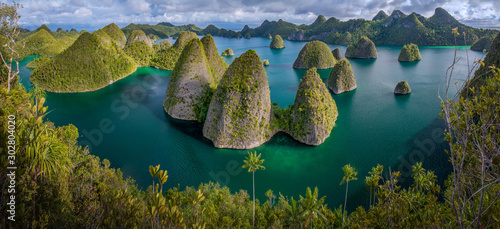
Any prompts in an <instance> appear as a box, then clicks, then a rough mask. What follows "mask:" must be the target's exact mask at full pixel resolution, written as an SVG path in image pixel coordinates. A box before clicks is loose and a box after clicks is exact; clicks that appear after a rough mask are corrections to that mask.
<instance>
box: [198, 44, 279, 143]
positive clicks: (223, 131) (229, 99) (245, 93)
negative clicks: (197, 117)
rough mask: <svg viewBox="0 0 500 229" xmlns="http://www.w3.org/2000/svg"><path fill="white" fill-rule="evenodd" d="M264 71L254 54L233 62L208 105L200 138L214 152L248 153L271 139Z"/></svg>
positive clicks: (244, 55)
mask: <svg viewBox="0 0 500 229" xmlns="http://www.w3.org/2000/svg"><path fill="white" fill-rule="evenodd" d="M270 119H271V99H270V90H269V83H268V81H267V76H266V71H265V70H264V67H263V66H262V62H261V61H260V58H259V56H258V55H257V53H256V52H255V51H254V50H248V51H247V52H245V53H244V54H242V55H241V56H240V57H238V58H236V59H235V60H234V61H233V63H232V64H231V65H230V66H229V68H228V69H227V71H226V72H225V73H224V76H223V77H222V80H221V82H220V83H219V86H218V87H217V90H216V92H215V94H214V96H213V98H212V101H211V102H210V106H209V108H208V113H207V118H206V121H205V124H204V126H203V136H205V137H206V138H208V139H210V140H211V141H212V142H213V143H214V146H215V147H217V148H234V149H250V148H254V147H257V146H259V145H261V144H263V143H264V142H266V141H267V140H269V138H270V137H271V127H270Z"/></svg>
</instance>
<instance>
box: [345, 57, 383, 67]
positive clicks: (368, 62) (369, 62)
mask: <svg viewBox="0 0 500 229" xmlns="http://www.w3.org/2000/svg"><path fill="white" fill-rule="evenodd" d="M347 59H348V60H349V63H351V64H352V63H356V64H357V65H361V66H370V65H372V64H373V63H375V61H376V60H377V59H376V58H375V59H354V58H347Z"/></svg>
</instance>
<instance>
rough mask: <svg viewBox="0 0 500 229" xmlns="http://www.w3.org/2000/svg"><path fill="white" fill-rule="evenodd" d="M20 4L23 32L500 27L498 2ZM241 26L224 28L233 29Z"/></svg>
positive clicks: (26, 0)
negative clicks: (331, 22)
mask: <svg viewBox="0 0 500 229" xmlns="http://www.w3.org/2000/svg"><path fill="white" fill-rule="evenodd" d="M0 2H10V1H4V0H0ZM21 3H22V4H23V5H24V8H23V9H21V15H22V18H21V21H20V24H21V25H22V26H23V27H26V28H36V27H38V26H40V25H41V24H47V25H48V26H49V27H50V28H54V27H62V28H64V29H69V28H71V27H75V28H77V29H78V28H80V29H82V28H85V29H92V28H99V27H102V26H104V25H106V24H109V23H111V22H114V23H117V24H118V25H120V26H125V25H127V24H129V23H145V24H156V23H158V22H164V21H166V22H171V23H174V24H176V25H180V24H196V25H197V26H200V27H204V26H206V25H208V24H215V25H216V26H220V27H224V26H223V25H228V24H236V25H240V24H241V25H244V24H249V25H251V27H252V25H258V24H260V23H261V22H262V21H264V20H265V19H268V20H278V19H283V20H285V21H289V22H293V23H296V24H303V23H305V24H310V23H312V22H313V21H314V19H316V17H317V16H318V15H320V14H322V15H324V16H326V17H327V18H328V17H335V18H338V19H340V20H348V19H352V18H364V19H371V18H372V17H373V16H375V15H376V14H377V12H378V11H380V10H384V11H385V12H386V13H388V14H390V13H391V12H392V10H394V9H399V10H401V11H403V12H404V13H407V14H409V13H411V12H416V13H419V14H422V15H423V16H425V17H430V16H432V14H433V13H434V9H435V8H436V7H442V8H444V9H445V10H447V11H448V12H450V14H451V15H452V16H454V17H455V18H456V19H458V20H459V21H461V22H463V23H465V24H467V25H471V26H474V27H481V28H497V29H498V28H499V27H500V26H499V25H500V17H499V16H498V15H500V1H498V0H469V1H459V0H431V1H420V0H406V1H403V0H392V1H386V0H372V1H364V0H351V1H345V0H344V1H342V0H333V1H321V0H310V1H303V0H300V1H299V0H278V1H269V0H268V1H264V0H208V1H200V0H167V1H162V0H89V1H78V0H50V1H49V0H38V1H35V0H23V1H21ZM242 27H243V26H238V27H237V28H231V27H228V26H226V27H224V28H228V29H237V30H238V29H241V28H242ZM253 27H254V26H253Z"/></svg>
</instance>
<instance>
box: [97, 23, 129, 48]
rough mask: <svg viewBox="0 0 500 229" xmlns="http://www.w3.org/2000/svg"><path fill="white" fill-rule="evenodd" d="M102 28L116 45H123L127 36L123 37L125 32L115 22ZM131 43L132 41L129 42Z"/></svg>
mask: <svg viewBox="0 0 500 229" xmlns="http://www.w3.org/2000/svg"><path fill="white" fill-rule="evenodd" d="M102 29H103V30H104V31H105V32H106V33H107V34H108V35H109V36H110V37H111V38H112V39H113V40H114V41H115V42H116V44H117V45H118V46H120V47H122V48H123V47H125V44H126V43H127V37H125V34H124V33H123V32H122V31H121V30H120V28H119V27H118V26H117V25H116V24H115V23H111V24H109V25H107V26H105V27H104V28H102ZM132 43H133V42H130V44H132Z"/></svg>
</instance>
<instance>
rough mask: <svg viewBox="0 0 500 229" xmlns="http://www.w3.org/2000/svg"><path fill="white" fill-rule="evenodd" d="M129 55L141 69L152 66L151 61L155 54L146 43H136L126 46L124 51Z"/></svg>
mask: <svg viewBox="0 0 500 229" xmlns="http://www.w3.org/2000/svg"><path fill="white" fill-rule="evenodd" d="M123 51H125V53H126V54H127V55H129V56H130V57H132V59H134V60H135V62H136V63H137V64H138V65H139V66H140V67H147V66H149V65H150V63H149V61H150V60H151V56H152V55H153V53H154V50H153V48H151V47H149V45H148V44H146V42H144V41H139V40H137V41H134V43H132V44H131V45H127V46H125V48H124V49H123Z"/></svg>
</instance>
